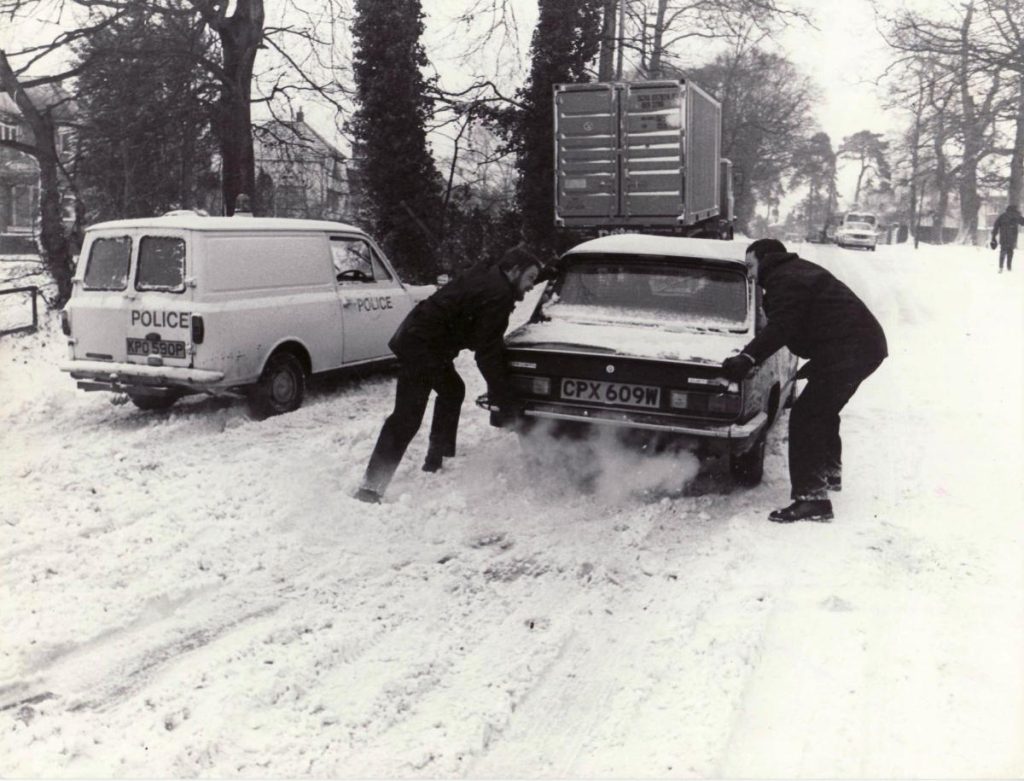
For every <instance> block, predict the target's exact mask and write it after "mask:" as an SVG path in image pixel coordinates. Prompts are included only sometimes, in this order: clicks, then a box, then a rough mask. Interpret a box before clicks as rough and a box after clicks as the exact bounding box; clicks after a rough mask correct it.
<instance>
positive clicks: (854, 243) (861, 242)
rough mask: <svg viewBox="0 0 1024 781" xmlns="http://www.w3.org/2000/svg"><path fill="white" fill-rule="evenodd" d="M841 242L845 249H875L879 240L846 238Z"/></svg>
mask: <svg viewBox="0 0 1024 781" xmlns="http://www.w3.org/2000/svg"><path fill="white" fill-rule="evenodd" d="M839 242H840V243H841V244H842V245H843V246H845V247H873V246H875V245H876V244H877V243H878V239H859V238H853V237H851V236H844V237H843V238H841V239H840V240H839Z"/></svg>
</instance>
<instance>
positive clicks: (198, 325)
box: [192, 315, 206, 344]
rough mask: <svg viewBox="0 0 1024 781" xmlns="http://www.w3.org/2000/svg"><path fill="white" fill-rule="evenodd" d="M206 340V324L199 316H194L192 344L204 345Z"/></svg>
mask: <svg viewBox="0 0 1024 781" xmlns="http://www.w3.org/2000/svg"><path fill="white" fill-rule="evenodd" d="M204 338H206V324H205V323H204V322H203V318H202V317H200V316H199V315H192V343H193V344H202V343H203V339H204Z"/></svg>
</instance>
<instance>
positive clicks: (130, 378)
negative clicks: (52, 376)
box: [60, 361, 224, 392]
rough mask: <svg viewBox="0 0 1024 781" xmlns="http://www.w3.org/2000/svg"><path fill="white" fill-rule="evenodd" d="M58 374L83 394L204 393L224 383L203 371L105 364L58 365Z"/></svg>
mask: <svg viewBox="0 0 1024 781" xmlns="http://www.w3.org/2000/svg"><path fill="white" fill-rule="evenodd" d="M60 370H61V371H62V372H67V373H68V374H70V375H71V376H72V378H74V379H76V380H79V381H80V382H79V383H78V384H79V387H81V388H82V389H83V390H110V391H122V390H126V389H128V388H133V387H138V386H144V387H170V388H181V389H183V390H192V391H196V392H204V391H212V390H213V387H214V386H215V385H216V384H217V383H218V382H220V381H221V380H223V379H224V372H218V371H209V370H207V369H189V368H186V367H182V366H148V365H140V364H136V363H108V362H106V361H69V362H67V363H64V364H62V365H61V366H60Z"/></svg>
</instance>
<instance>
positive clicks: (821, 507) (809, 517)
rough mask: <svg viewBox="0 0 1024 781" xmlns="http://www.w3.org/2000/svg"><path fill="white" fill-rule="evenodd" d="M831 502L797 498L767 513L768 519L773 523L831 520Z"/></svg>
mask: <svg viewBox="0 0 1024 781" xmlns="http://www.w3.org/2000/svg"><path fill="white" fill-rule="evenodd" d="M833 517H834V516H833V515H832V502H830V501H829V500H828V499H797V500H796V501H795V502H793V504H791V505H790V506H789V507H783V508H782V509H781V510H775V511H774V512H772V513H769V515H768V520H769V521H774V522H775V523H793V522H794V521H831V520H832V518H833Z"/></svg>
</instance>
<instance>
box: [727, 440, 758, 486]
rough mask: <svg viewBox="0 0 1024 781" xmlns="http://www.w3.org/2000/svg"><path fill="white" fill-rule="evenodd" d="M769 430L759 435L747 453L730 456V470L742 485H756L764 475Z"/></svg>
mask: <svg viewBox="0 0 1024 781" xmlns="http://www.w3.org/2000/svg"><path fill="white" fill-rule="evenodd" d="M767 436H768V435H767V432H761V434H759V435H758V437H757V441H756V442H755V443H754V446H753V447H751V448H750V450H748V451H747V452H746V453H741V454H739V455H732V456H729V471H730V472H732V476H733V479H734V480H735V481H736V482H737V483H739V484H740V485H746V486H755V485H758V484H759V483H760V482H761V478H762V477H764V453H765V440H766V439H767Z"/></svg>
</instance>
